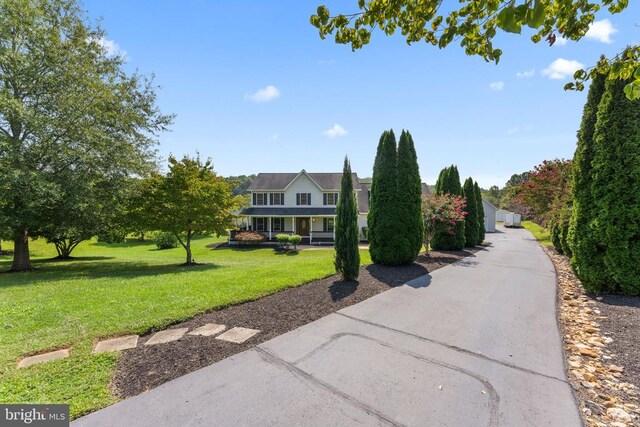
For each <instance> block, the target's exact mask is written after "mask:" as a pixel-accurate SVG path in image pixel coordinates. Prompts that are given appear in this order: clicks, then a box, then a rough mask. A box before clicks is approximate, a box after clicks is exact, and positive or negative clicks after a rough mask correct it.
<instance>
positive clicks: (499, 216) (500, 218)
mask: <svg viewBox="0 0 640 427" xmlns="http://www.w3.org/2000/svg"><path fill="white" fill-rule="evenodd" d="M508 213H511V212H509V211H508V210H506V209H498V210H497V211H496V221H502V222H504V218H505V215H506V214H508Z"/></svg>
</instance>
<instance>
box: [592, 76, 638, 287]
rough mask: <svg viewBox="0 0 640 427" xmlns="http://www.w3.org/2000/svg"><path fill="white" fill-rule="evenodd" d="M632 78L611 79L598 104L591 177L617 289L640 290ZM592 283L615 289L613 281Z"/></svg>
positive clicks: (598, 225) (600, 237)
mask: <svg viewBox="0 0 640 427" xmlns="http://www.w3.org/2000/svg"><path fill="white" fill-rule="evenodd" d="M629 81H630V80H627V81H625V80H607V82H606V84H605V92H604V95H603V96H602V100H601V101H600V105H599V107H598V118H597V122H596V128H595V133H594V146H593V161H592V167H593V174H592V182H591V194H592V195H593V199H592V202H593V204H594V208H595V209H594V211H593V212H594V213H595V215H594V216H593V220H592V222H591V224H590V225H591V226H592V227H594V228H595V231H596V234H595V238H596V244H597V245H601V246H602V247H604V250H605V252H604V264H605V266H606V269H607V273H608V275H609V277H611V279H612V282H613V284H614V285H615V288H614V289H613V290H614V291H617V292H618V291H622V292H623V293H625V294H628V295H640V102H638V101H630V100H629V99H627V97H626V96H625V92H624V88H625V85H627V84H628V83H629ZM602 285H603V286H590V289H592V290H596V291H599V290H612V289H611V288H610V286H609V285H610V282H604V283H603V284H602Z"/></svg>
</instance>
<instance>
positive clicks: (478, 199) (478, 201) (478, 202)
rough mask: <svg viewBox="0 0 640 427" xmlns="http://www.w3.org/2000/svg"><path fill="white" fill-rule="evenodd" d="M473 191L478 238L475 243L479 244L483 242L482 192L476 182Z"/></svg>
mask: <svg viewBox="0 0 640 427" xmlns="http://www.w3.org/2000/svg"><path fill="white" fill-rule="evenodd" d="M473 191H474V192H475V194H476V208H477V209H478V240H476V242H477V244H478V245H480V244H482V242H484V235H485V231H486V230H485V229H484V206H483V205H482V192H481V191H480V186H479V185H478V183H477V182H474V183H473Z"/></svg>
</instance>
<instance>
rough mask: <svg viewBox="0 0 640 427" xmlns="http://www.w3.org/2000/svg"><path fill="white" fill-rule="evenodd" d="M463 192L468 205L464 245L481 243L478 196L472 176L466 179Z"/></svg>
mask: <svg viewBox="0 0 640 427" xmlns="http://www.w3.org/2000/svg"><path fill="white" fill-rule="evenodd" d="M462 193H463V195H464V199H465V200H466V203H467V207H466V208H465V211H466V212H467V216H466V217H465V219H464V236H465V239H464V240H465V244H464V245H465V246H467V247H471V246H475V245H477V244H478V243H480V242H478V239H479V238H480V231H479V229H478V226H479V223H478V199H477V197H476V191H475V188H474V186H473V179H472V178H467V179H466V180H465V181H464V187H463V189H462Z"/></svg>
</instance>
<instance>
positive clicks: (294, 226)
mask: <svg viewBox="0 0 640 427" xmlns="http://www.w3.org/2000/svg"><path fill="white" fill-rule="evenodd" d="M291 221H292V222H293V227H292V229H293V234H296V217H295V216H294V217H291Z"/></svg>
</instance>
